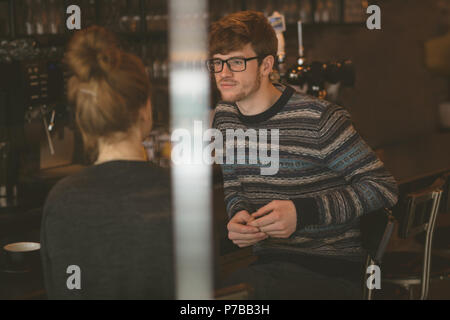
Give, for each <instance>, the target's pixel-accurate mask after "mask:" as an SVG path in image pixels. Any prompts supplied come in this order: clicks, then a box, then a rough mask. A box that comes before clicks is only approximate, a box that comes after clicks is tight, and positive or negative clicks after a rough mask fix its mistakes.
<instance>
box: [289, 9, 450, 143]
mask: <svg viewBox="0 0 450 320" xmlns="http://www.w3.org/2000/svg"><path fill="white" fill-rule="evenodd" d="M440 1H441V0H426V1H423V0H408V1H406V0H390V1H379V2H378V5H379V6H380V8H381V30H373V31H372V30H368V29H367V28H366V27H365V24H363V25H362V26H359V25H335V26H319V25H316V26H314V25H311V26H305V27H304V46H305V50H306V52H305V54H306V57H307V59H308V61H309V62H311V61H312V60H319V61H323V62H325V61H330V60H334V59H344V58H349V59H351V60H353V61H354V63H355V66H356V76H357V83H356V86H355V87H354V88H344V89H343V90H341V93H340V98H339V101H340V103H341V104H342V105H343V106H344V107H346V108H347V109H348V110H349V111H350V112H351V114H352V118H353V121H354V123H355V126H356V128H357V130H358V131H359V132H360V133H361V135H362V136H363V137H364V138H365V139H366V141H367V142H368V143H369V144H370V145H371V146H372V147H377V146H380V145H386V144H390V143H395V142H399V141H403V140H407V139H410V138H413V137H416V136H419V135H423V134H429V133H432V132H435V131H436V130H437V127H438V113H437V106H438V104H439V103H440V102H443V101H446V100H448V98H449V92H448V90H449V88H448V79H446V78H444V77H442V76H438V75H435V74H433V73H431V72H430V71H428V70H427V68H426V67H425V59H424V42H426V41H427V40H428V39H430V38H433V37H436V36H440V35H442V34H443V33H445V32H446V27H445V28H443V23H442V19H443V11H442V8H441V7H439V6H438V3H439V2H440ZM449 2H450V1H449ZM447 14H448V12H447ZM444 19H445V17H444ZM286 44H287V48H286V50H287V55H288V57H289V58H288V62H289V63H292V64H293V63H294V58H295V57H296V56H297V31H296V29H295V26H290V29H288V30H287V32H286ZM449 59H450V57H449Z"/></svg>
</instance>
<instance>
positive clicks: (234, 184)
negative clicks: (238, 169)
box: [222, 164, 253, 219]
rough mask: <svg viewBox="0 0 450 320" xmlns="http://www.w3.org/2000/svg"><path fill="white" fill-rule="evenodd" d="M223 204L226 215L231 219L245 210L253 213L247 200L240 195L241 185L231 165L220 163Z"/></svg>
mask: <svg viewBox="0 0 450 320" xmlns="http://www.w3.org/2000/svg"><path fill="white" fill-rule="evenodd" d="M222 173H223V184H224V194H225V205H226V210H227V214H228V217H229V218H230V219H231V218H232V217H233V216H234V215H235V214H236V213H238V212H239V211H242V210H246V211H247V212H248V213H253V210H252V206H251V205H250V203H249V201H248V200H247V199H246V198H245V197H244V196H242V193H243V192H242V186H241V182H240V181H239V179H238V177H237V176H236V174H235V173H234V169H233V165H227V164H223V165H222Z"/></svg>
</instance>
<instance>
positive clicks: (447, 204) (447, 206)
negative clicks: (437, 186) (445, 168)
mask: <svg viewBox="0 0 450 320" xmlns="http://www.w3.org/2000/svg"><path fill="white" fill-rule="evenodd" d="M443 179H445V184H444V186H443V188H442V197H441V205H440V206H439V212H441V213H449V214H450V172H447V173H446V174H445V175H444V176H443Z"/></svg>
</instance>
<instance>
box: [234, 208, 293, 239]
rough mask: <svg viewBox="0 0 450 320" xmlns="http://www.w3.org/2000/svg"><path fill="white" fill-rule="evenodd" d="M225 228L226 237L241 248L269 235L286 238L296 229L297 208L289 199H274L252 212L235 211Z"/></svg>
mask: <svg viewBox="0 0 450 320" xmlns="http://www.w3.org/2000/svg"><path fill="white" fill-rule="evenodd" d="M227 228H228V238H229V239H230V240H232V241H233V243H234V244H236V245H237V246H239V247H241V248H242V247H247V246H251V245H254V244H255V243H257V242H259V241H262V240H265V239H267V238H269V237H272V238H282V239H286V238H289V237H290V236H291V234H292V233H294V231H295V230H296V229H297V210H296V208H295V206H294V203H293V202H292V201H290V200H274V201H272V202H270V203H268V204H267V205H265V206H263V207H261V208H260V209H259V210H258V211H256V212H254V213H252V214H250V213H249V212H248V211H246V210H242V211H239V212H237V213H236V214H235V215H234V216H233V218H231V220H230V221H229V222H228V225H227Z"/></svg>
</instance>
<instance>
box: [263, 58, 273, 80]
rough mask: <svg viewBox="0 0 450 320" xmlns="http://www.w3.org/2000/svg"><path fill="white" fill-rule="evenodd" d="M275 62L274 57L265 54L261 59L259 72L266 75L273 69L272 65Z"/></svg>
mask: <svg viewBox="0 0 450 320" xmlns="http://www.w3.org/2000/svg"><path fill="white" fill-rule="evenodd" d="M274 64H275V58H274V57H273V56H267V57H265V58H264V59H263V61H262V62H261V66H260V68H261V74H262V75H263V76H266V75H267V76H268V75H269V74H270V73H271V72H272V70H273V66H274Z"/></svg>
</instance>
